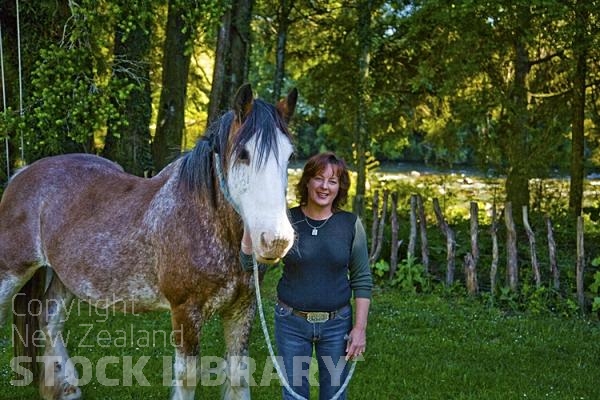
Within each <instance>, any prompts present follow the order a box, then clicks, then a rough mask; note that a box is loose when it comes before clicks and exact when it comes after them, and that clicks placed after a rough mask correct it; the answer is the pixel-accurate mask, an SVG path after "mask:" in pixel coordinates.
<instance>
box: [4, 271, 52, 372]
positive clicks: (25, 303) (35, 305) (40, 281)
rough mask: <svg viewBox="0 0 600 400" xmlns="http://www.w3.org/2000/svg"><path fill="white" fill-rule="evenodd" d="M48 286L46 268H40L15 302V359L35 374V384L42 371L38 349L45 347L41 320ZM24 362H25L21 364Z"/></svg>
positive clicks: (13, 329) (13, 339) (13, 332)
mask: <svg viewBox="0 0 600 400" xmlns="http://www.w3.org/2000/svg"><path fill="white" fill-rule="evenodd" d="M45 286H46V268H38V270H37V271H36V272H35V273H34V274H33V276H32V277H31V279H30V280H29V281H28V282H27V283H26V284H25V285H24V286H23V287H22V288H21V290H20V292H19V293H18V294H17V295H15V297H14V301H13V327H12V335H13V337H12V342H13V348H14V356H15V357H26V358H22V359H17V360H18V361H19V363H20V365H21V367H23V368H26V369H27V370H29V371H31V372H32V373H33V382H38V380H39V377H40V372H41V371H40V369H39V368H38V363H37V361H36V360H37V358H36V357H37V350H38V347H39V346H41V345H43V343H40V341H42V342H43V340H40V338H43V336H42V335H40V318H41V312H42V311H43V310H42V309H41V308H40V307H41V306H42V297H43V296H44V291H45ZM21 360H23V362H21Z"/></svg>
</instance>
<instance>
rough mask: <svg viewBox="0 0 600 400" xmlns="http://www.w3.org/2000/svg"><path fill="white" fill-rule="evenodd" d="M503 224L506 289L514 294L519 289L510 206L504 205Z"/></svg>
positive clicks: (515, 242) (514, 233) (515, 243)
mask: <svg viewBox="0 0 600 400" xmlns="http://www.w3.org/2000/svg"><path fill="white" fill-rule="evenodd" d="M504 222H505V223H506V251H507V258H506V272H507V274H508V287H509V288H510V289H511V290H512V291H513V292H516V291H517V290H518V288H519V266H518V264H517V230H516V228H515V221H514V220H513V215H512V204H511V203H510V201H509V202H506V203H505V206H504Z"/></svg>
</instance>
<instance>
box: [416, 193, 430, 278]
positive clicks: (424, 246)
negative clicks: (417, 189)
mask: <svg viewBox="0 0 600 400" xmlns="http://www.w3.org/2000/svg"><path fill="white" fill-rule="evenodd" d="M417 210H418V211H417V212H418V215H419V227H420V229H419V230H420V233H421V264H422V265H423V270H424V271H425V273H426V274H429V248H428V243H427V220H426V219H425V208H424V207H423V198H422V197H421V195H420V194H418V195H417Z"/></svg>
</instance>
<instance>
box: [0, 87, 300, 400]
mask: <svg viewBox="0 0 600 400" xmlns="http://www.w3.org/2000/svg"><path fill="white" fill-rule="evenodd" d="M297 96H298V92H297V90H296V89H292V90H291V91H290V92H289V94H288V95H287V97H286V98H284V99H282V100H281V101H279V102H277V103H276V104H270V103H268V102H265V101H263V100H261V99H259V98H256V97H254V95H253V93H252V88H251V86H250V85H249V84H245V85H243V86H241V87H240V88H239V89H238V91H237V93H236V95H235V100H234V103H233V106H232V109H231V110H229V111H227V112H225V113H224V114H223V115H222V116H221V117H219V118H218V120H217V121H216V122H214V123H212V124H211V125H210V127H209V128H208V129H207V131H206V132H205V134H204V136H203V137H202V138H201V139H200V140H199V141H198V142H197V144H196V146H195V147H194V148H193V150H191V151H189V152H187V153H185V154H183V155H181V156H180V157H179V158H177V159H176V160H175V161H173V162H172V163H170V164H169V165H167V166H166V167H165V168H164V169H163V170H162V171H160V172H159V173H158V174H157V175H155V176H153V177H151V178H141V177H137V176H134V175H130V174H128V173H126V172H124V170H123V169H122V168H121V167H120V166H119V165H117V164H116V163H113V162H112V161H109V160H107V159H104V158H101V157H98V156H94V155H87V154H66V155H59V156H52V157H48V158H43V159H41V160H38V161H36V162H33V163H32V164H30V165H29V166H27V167H25V168H24V169H23V170H21V171H19V172H18V173H16V174H15V175H14V176H13V177H12V178H11V180H10V181H9V183H8V185H7V187H6V190H5V192H4V194H3V197H2V200H1V202H0V324H2V325H4V324H5V323H6V322H7V319H8V318H9V317H10V312H11V309H12V310H13V319H14V324H15V325H14V327H20V329H21V330H19V331H18V332H19V335H30V336H31V335H32V334H33V329H31V326H29V327H28V328H29V329H22V328H23V326H24V325H26V324H27V323H30V324H33V323H34V322H37V323H39V327H40V329H41V332H43V334H44V337H45V338H46V340H45V346H43V347H44V356H46V357H45V358H43V360H46V361H44V365H43V366H41V367H40V369H41V371H40V373H39V375H40V378H39V381H40V394H41V396H42V397H43V398H44V399H60V400H73V399H78V398H80V397H81V395H82V393H81V388H80V387H78V386H77V381H78V375H77V371H76V370H75V368H74V365H73V363H72V362H71V360H70V359H69V355H68V353H67V350H66V345H65V343H64V340H63V338H64V336H63V335H62V334H61V333H62V330H63V328H64V322H65V319H66V318H65V317H66V316H67V311H68V307H69V304H71V302H73V301H74V299H79V300H82V301H85V302H88V303H91V304H93V305H98V304H103V305H105V306H106V307H113V306H117V307H122V308H134V309H135V311H136V312H138V311H150V310H169V311H170V313H171V324H172V329H173V332H178V333H179V334H178V335H175V336H174V338H173V341H174V347H175V355H174V359H173V360H174V361H173V365H172V368H173V370H172V373H173V380H172V384H171V397H170V398H171V399H193V398H194V393H195V386H196V382H198V378H199V377H200V372H199V370H200V368H196V365H198V366H199V363H198V361H199V357H200V335H201V329H202V326H203V324H204V323H205V322H206V321H207V320H209V319H210V318H211V317H212V316H214V315H216V314H219V315H220V316H221V320H222V324H223V330H224V336H225V346H226V356H225V361H224V363H225V366H224V368H223V371H225V372H224V373H225V374H226V377H225V380H224V382H225V383H224V384H223V386H224V387H223V389H224V390H223V398H225V399H249V398H250V387H249V384H248V382H246V381H245V379H242V378H243V373H244V372H243V369H244V368H246V367H247V365H246V364H245V361H244V360H246V361H247V356H248V342H249V336H250V327H251V324H252V321H253V318H254V315H255V310H256V300H255V298H254V296H253V289H254V283H253V279H252V274H251V273H248V272H245V271H243V269H242V268H241V266H240V261H239V256H240V253H239V252H240V243H241V238H242V233H243V229H244V228H245V229H247V230H248V231H249V232H250V235H251V237H252V244H253V249H252V251H253V254H254V257H255V259H256V260H257V261H258V262H260V263H264V264H274V263H276V262H278V260H279V259H281V258H282V257H283V256H284V255H285V254H286V253H287V252H288V250H289V249H290V247H291V246H292V244H293V241H294V230H293V228H292V226H291V224H290V222H289V219H288V213H287V204H286V189H287V164H288V161H289V158H290V157H291V155H292V153H293V144H292V136H291V134H290V132H289V130H288V122H289V119H290V118H291V116H292V114H293V112H294V110H295V107H296V101H297ZM34 282H36V283H37V285H33V283H34ZM29 287H32V288H33V287H38V288H41V290H40V292H41V293H40V297H39V298H38V300H39V302H38V303H36V304H39V305H40V306H41V309H40V310H39V312H32V311H31V302H32V300H33V299H35V297H33V294H32V293H31V292H32V290H30V289H28V288H29ZM13 300H19V301H14V306H13ZM17 304H24V305H25V307H23V308H24V310H27V307H29V312H23V311H17V308H18V307H19V310H20V309H21V306H18V305H17ZM32 314H34V315H33V317H34V318H32ZM23 315H24V316H25V317H23ZM28 317H29V318H28ZM24 318H28V319H27V321H28V322H24ZM13 337H14V336H13ZM13 342H14V340H13ZM26 343H29V345H28V346H24V347H25V350H27V353H26V354H28V355H30V356H31V357H32V358H31V359H32V360H33V362H34V363H35V362H36V358H33V357H37V353H36V351H37V350H38V349H37V347H42V346H32V345H31V344H32V343H35V342H34V341H31V342H26ZM13 345H14V343H13ZM15 347H16V346H15ZM21 355H22V354H21ZM245 357H246V358H245ZM38 360H39V359H38ZM47 360H51V361H52V362H47ZM233 383H236V384H233Z"/></svg>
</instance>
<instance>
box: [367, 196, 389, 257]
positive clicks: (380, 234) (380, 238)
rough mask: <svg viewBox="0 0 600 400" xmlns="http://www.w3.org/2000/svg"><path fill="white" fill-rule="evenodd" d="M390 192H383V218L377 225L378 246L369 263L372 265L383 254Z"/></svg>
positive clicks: (376, 237)
mask: <svg viewBox="0 0 600 400" xmlns="http://www.w3.org/2000/svg"><path fill="white" fill-rule="evenodd" d="M388 195H389V190H387V189H384V190H383V204H382V206H381V218H380V219H379V221H378V223H377V233H376V234H375V238H374V239H375V240H376V245H375V248H374V250H373V252H372V254H371V256H370V257H369V262H370V263H371V265H373V264H374V263H375V261H377V259H378V258H379V255H380V254H381V248H382V246H383V229H384V228H385V219H386V216H387V201H388Z"/></svg>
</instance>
